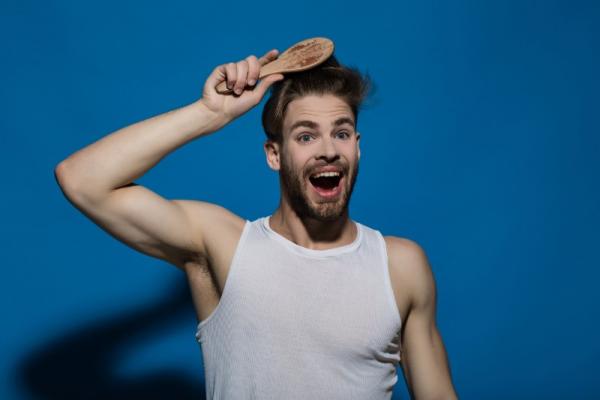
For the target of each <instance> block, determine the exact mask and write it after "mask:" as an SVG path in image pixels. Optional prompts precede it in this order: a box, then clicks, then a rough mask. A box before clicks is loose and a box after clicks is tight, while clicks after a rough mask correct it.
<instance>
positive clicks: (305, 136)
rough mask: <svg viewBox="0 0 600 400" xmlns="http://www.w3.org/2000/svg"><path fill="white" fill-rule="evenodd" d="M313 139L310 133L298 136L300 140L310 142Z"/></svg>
mask: <svg viewBox="0 0 600 400" xmlns="http://www.w3.org/2000/svg"><path fill="white" fill-rule="evenodd" d="M311 139H312V135H310V134H308V133H303V134H301V135H300V136H298V141H299V142H310V141H311Z"/></svg>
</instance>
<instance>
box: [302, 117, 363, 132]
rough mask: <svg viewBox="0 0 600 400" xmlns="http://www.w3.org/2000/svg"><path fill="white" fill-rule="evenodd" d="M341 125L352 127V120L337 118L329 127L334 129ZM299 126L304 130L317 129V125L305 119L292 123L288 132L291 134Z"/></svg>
mask: <svg viewBox="0 0 600 400" xmlns="http://www.w3.org/2000/svg"><path fill="white" fill-rule="evenodd" d="M343 124H350V125H352V126H354V120H353V119H352V118H349V117H341V118H338V119H336V120H335V121H333V123H332V124H331V125H332V126H333V127H334V128H335V127H336V126H340V125H343ZM301 126H303V127H305V128H310V129H317V128H318V127H319V124H317V123H316V122H313V121H309V120H307V119H303V120H300V121H296V122H294V123H293V124H292V126H291V127H290V132H292V131H293V130H294V129H296V128H299V127H301Z"/></svg>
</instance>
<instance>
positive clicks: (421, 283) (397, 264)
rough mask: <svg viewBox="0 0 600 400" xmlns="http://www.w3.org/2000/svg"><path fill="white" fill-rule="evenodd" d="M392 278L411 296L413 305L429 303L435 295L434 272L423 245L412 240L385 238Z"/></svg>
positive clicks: (393, 237) (394, 237)
mask: <svg viewBox="0 0 600 400" xmlns="http://www.w3.org/2000/svg"><path fill="white" fill-rule="evenodd" d="M384 239H385V242H386V246H387V252H388V260H389V269H390V277H391V279H392V281H393V282H394V283H395V284H397V285H398V284H401V285H402V287H403V288H404V290H407V291H408V292H409V294H410V298H411V303H424V302H425V303H427V302H429V301H431V299H432V297H433V296H434V295H435V283H434V277H433V272H432V270H431V266H430V264H429V260H428V258H427V254H426V253H425V250H424V249H423V247H422V246H421V245H419V244H418V243H417V242H415V241H414V240H411V239H407V238H400V237H396V236H385V237H384Z"/></svg>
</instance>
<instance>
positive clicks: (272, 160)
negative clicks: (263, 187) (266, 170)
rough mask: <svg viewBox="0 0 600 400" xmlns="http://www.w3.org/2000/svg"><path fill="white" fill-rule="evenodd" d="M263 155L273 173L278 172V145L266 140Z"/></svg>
mask: <svg viewBox="0 0 600 400" xmlns="http://www.w3.org/2000/svg"><path fill="white" fill-rule="evenodd" d="M264 149H265V155H266V156H267V164H269V167H270V168H271V169H272V170H273V171H279V169H280V168H281V163H280V155H281V153H280V151H279V143H275V142H273V141H272V140H270V139H267V140H266V141H265V144H264Z"/></svg>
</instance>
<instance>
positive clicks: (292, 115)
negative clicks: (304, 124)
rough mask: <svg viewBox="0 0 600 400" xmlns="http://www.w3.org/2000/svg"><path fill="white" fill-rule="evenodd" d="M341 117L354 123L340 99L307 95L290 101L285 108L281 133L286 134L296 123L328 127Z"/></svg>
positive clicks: (350, 111)
mask: <svg viewBox="0 0 600 400" xmlns="http://www.w3.org/2000/svg"><path fill="white" fill-rule="evenodd" d="M341 117H348V118H350V119H351V120H352V121H354V116H353V113H352V109H351V108H350V106H349V105H348V104H347V103H346V102H345V101H344V100H342V99H341V98H339V97H337V96H333V95H330V94H327V95H309V96H304V97H301V98H299V99H296V100H293V101H291V102H290V103H289V104H288V106H287V107H286V112H285V117H284V119H283V131H284V132H288V131H289V129H290V127H291V126H292V125H293V124H294V123H295V122H297V121H302V120H308V121H313V122H316V123H317V124H318V125H323V126H324V127H327V128H328V127H329V125H330V124H331V123H333V122H334V121H336V120H338V119H339V118H341Z"/></svg>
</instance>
